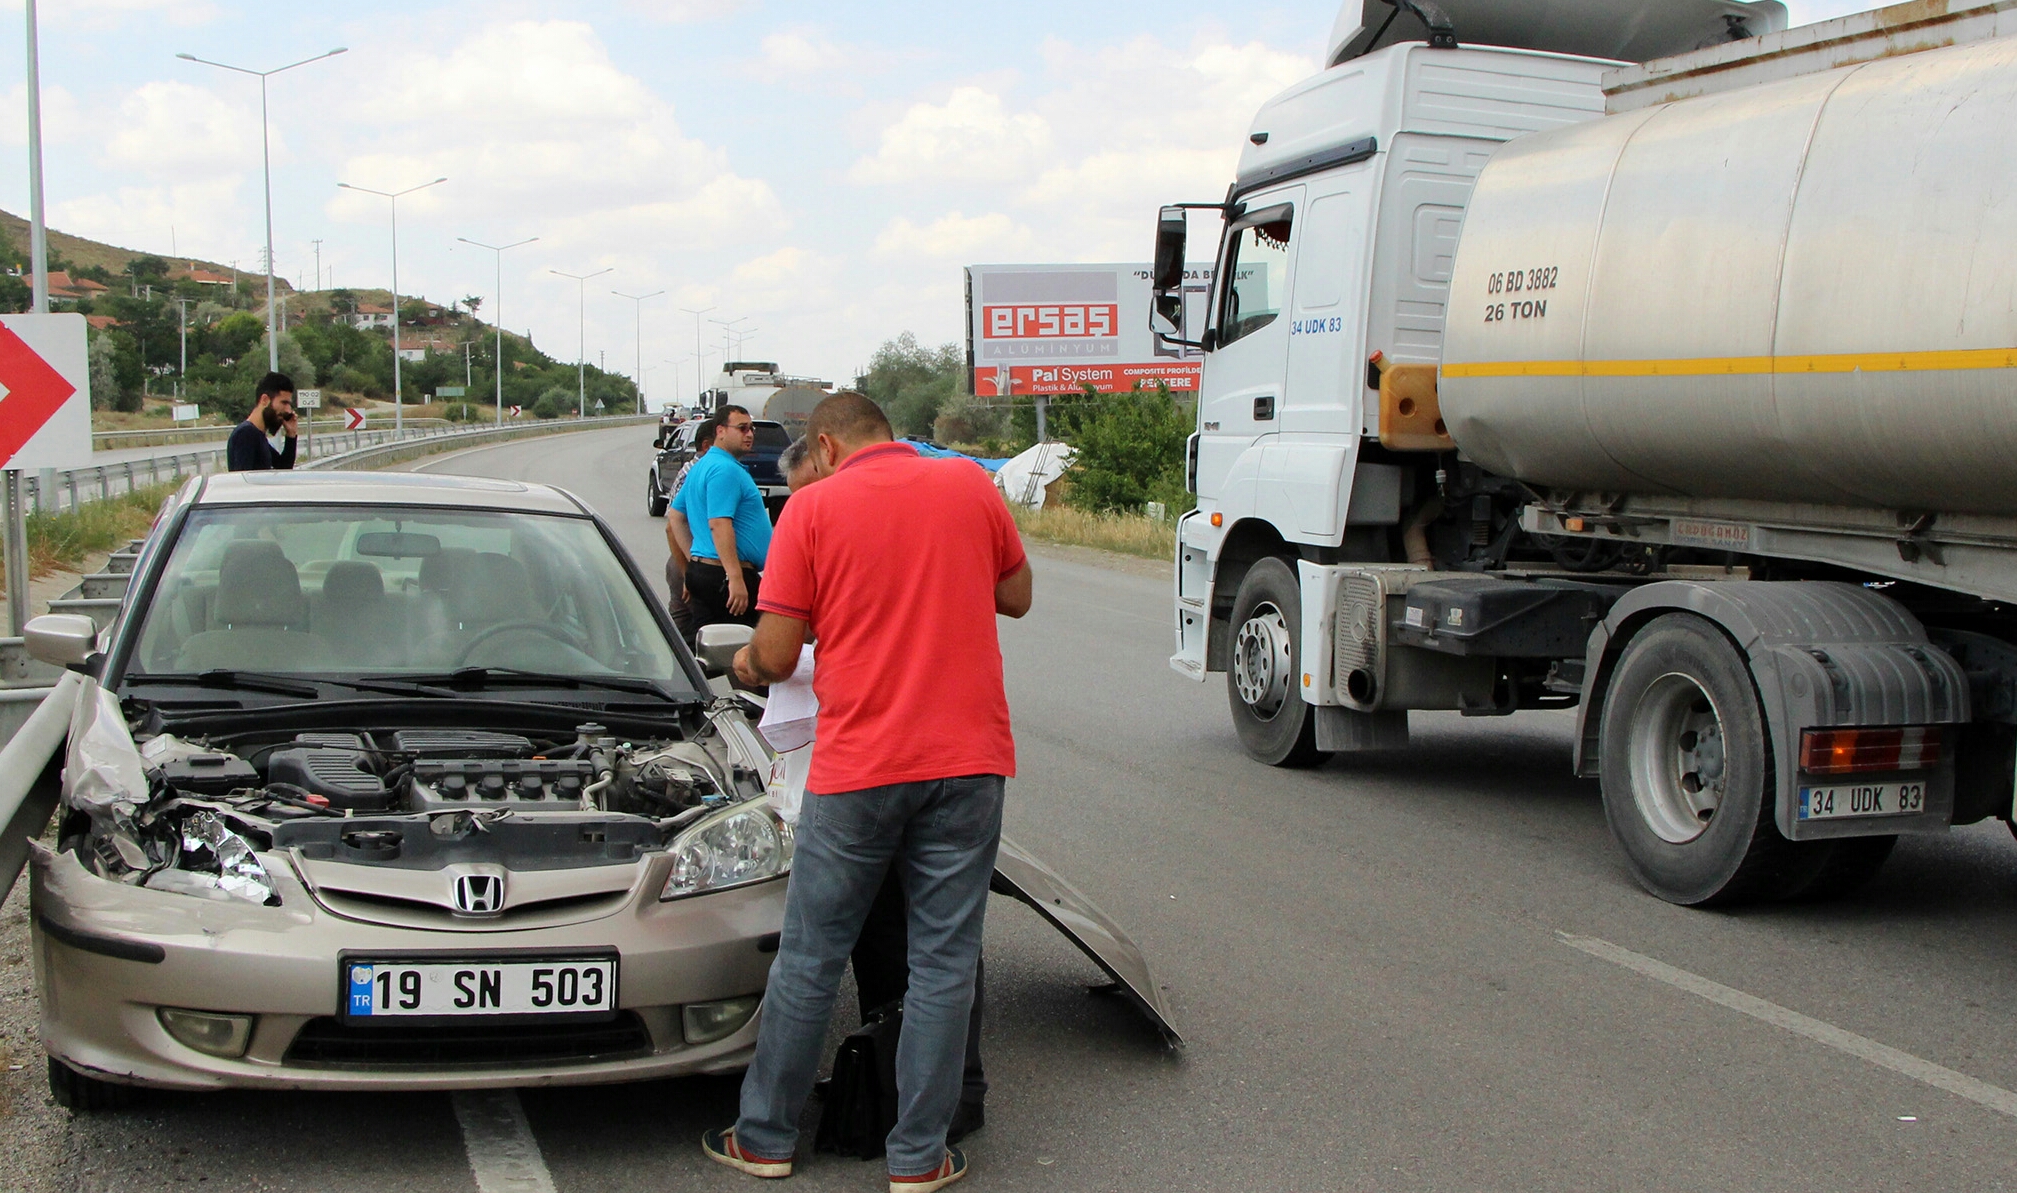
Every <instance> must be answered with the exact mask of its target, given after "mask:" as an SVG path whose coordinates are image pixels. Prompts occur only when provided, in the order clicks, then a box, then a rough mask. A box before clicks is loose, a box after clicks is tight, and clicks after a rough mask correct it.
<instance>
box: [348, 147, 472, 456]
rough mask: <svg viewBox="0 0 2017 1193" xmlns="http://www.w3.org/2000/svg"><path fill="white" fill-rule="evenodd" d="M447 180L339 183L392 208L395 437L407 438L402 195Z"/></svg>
mask: <svg viewBox="0 0 2017 1193" xmlns="http://www.w3.org/2000/svg"><path fill="white" fill-rule="evenodd" d="M447 181H448V179H446V178H437V179H435V180H434V181H433V182H423V183H420V184H419V185H418V186H409V187H407V188H406V189H405V190H403V191H375V190H372V189H371V188H370V187H368V186H352V185H350V184H349V183H347V182H339V183H337V184H336V185H337V186H339V187H341V188H343V189H344V190H347V191H361V192H363V193H364V194H367V195H377V196H378V197H379V198H381V199H385V200H388V203H389V206H390V207H391V208H392V437H393V438H394V439H404V438H406V392H405V391H404V390H403V389H401V388H400V376H399V197H400V196H401V195H410V194H412V193H413V192H414V191H421V190H426V189H427V188H428V187H430V186H438V185H440V184H441V183H444V182H447Z"/></svg>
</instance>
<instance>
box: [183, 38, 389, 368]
mask: <svg viewBox="0 0 2017 1193" xmlns="http://www.w3.org/2000/svg"><path fill="white" fill-rule="evenodd" d="M347 52H348V48H347V47H345V46H338V47H336V48H335V49H333V50H331V51H329V52H328V53H326V54H317V55H316V56H315V57H313V58H303V59H302V60H301V61H299V62H290V63H288V64H287V65H286V66H276V67H274V68H273V69H272V70H248V69H246V68H245V67H242V66H232V65H230V64H228V63H224V62H212V61H211V60H210V59H208V58H198V57H197V56H196V55H194V54H177V55H175V56H176V57H177V58H183V59H187V60H188V61H190V62H200V63H202V64H203V65H205V66H215V67H217V68H219V69H221V70H228V71H235V72H236V73H238V74H241V75H251V76H253V77H254V78H256V79H258V80H259V155H260V168H261V169H262V170H263V171H264V173H265V176H266V367H267V369H268V370H269V371H271V372H275V373H277V372H279V371H280V326H279V324H278V323H277V322H275V320H274V303H273V134H272V131H271V129H270V126H269V125H268V123H267V120H266V80H267V79H269V78H271V77H272V76H274V75H277V74H279V73H280V72H282V71H287V70H293V69H294V68H295V67H297V66H307V65H308V64H309V63H311V62H320V61H322V60H323V59H324V58H334V57H336V56H337V55H338V54H343V53H347ZM395 322H397V320H395Z"/></svg>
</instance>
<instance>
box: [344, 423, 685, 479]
mask: <svg viewBox="0 0 2017 1193" xmlns="http://www.w3.org/2000/svg"><path fill="white" fill-rule="evenodd" d="M657 421H658V416H657V415H655V414H612V415H605V416H602V417H600V418H566V419H560V418H557V419H551V420H544V421H540V422H531V423H521V424H519V425H518V426H511V425H509V424H507V425H506V426H504V427H502V428H499V427H481V428H476V429H472V430H465V431H452V432H449V433H447V434H445V435H433V436H425V437H420V438H418V439H416V437H415V436H412V435H408V436H407V437H406V438H405V439H404V440H401V441H395V442H391V443H381V444H378V445H375V446H372V447H362V448H358V449H355V450H353V451H347V452H344V453H342V454H340V455H334V456H328V457H326V458H322V459H318V460H316V461H315V462H314V463H313V464H310V465H308V467H310V468H314V469H318V470H320V469H344V468H382V467H384V466H385V465H387V464H395V463H398V462H399V461H400V460H402V459H405V458H410V457H412V456H420V455H426V454H429V453H431V452H436V451H445V450H449V449H451V448H457V447H480V446H482V445H483V444H485V443H506V442H509V441H511V440H513V439H528V438H531V437H533V436H536V435H551V434H555V433H557V432H561V431H588V430H595V429H598V428H602V427H622V426H637V425H641V424H644V423H655V422H657Z"/></svg>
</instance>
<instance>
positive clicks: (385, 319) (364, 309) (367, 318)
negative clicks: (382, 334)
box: [344, 302, 392, 331]
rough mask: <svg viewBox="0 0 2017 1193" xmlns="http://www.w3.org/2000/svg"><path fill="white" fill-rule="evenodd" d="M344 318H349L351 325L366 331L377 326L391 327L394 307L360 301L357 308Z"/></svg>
mask: <svg viewBox="0 0 2017 1193" xmlns="http://www.w3.org/2000/svg"><path fill="white" fill-rule="evenodd" d="M344 318H345V319H347V320H349V322H350V326H352V327H354V328H356V329H358V330H359V331H366V330H369V329H372V328H377V327H384V328H390V327H391V326H392V308H391V307H388V306H380V305H379V304H377V303H375V302H360V303H358V304H357V309H356V310H354V311H352V312H351V313H350V314H348V315H345V316H344Z"/></svg>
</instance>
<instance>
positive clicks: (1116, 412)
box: [1066, 386, 1191, 511]
mask: <svg viewBox="0 0 2017 1193" xmlns="http://www.w3.org/2000/svg"><path fill="white" fill-rule="evenodd" d="M1087 396H1088V397H1089V398H1091V399H1092V400H1091V401H1090V402H1089V403H1088V404H1087V405H1085V406H1083V407H1081V409H1080V410H1079V411H1077V412H1076V413H1077V414H1078V418H1077V419H1076V422H1077V424H1078V425H1077V428H1076V434H1075V435H1073V436H1072V437H1071V438H1070V439H1069V440H1068V442H1070V443H1071V444H1072V446H1074V447H1075V448H1077V449H1078V458H1077V459H1076V461H1074V463H1073V466H1072V470H1071V474H1070V475H1071V493H1070V496H1069V497H1067V499H1066V500H1067V501H1068V502H1070V504H1072V505H1075V506H1078V507H1080V508H1082V509H1091V510H1130V511H1139V510H1140V509H1141V508H1142V505H1143V504H1144V503H1145V502H1150V501H1159V502H1162V503H1163V504H1165V505H1169V506H1171V507H1172V508H1187V507H1188V495H1187V494H1186V493H1185V492H1184V442H1185V440H1186V439H1188V438H1189V436H1190V433H1191V418H1190V414H1189V411H1188V410H1187V409H1186V408H1185V406H1183V405H1181V404H1179V403H1178V402H1177V401H1175V400H1174V399H1172V398H1171V397H1170V393H1169V391H1168V390H1167V389H1164V388H1162V387H1160V386H1158V387H1157V388H1155V389H1146V390H1143V389H1138V390H1134V391H1132V392H1130V393H1124V394H1104V395H1099V396H1097V397H1094V396H1093V395H1091V394H1090V393H1089V394H1088V395H1087Z"/></svg>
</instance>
